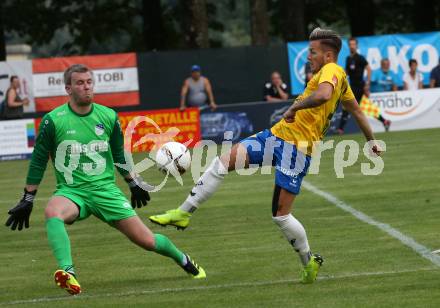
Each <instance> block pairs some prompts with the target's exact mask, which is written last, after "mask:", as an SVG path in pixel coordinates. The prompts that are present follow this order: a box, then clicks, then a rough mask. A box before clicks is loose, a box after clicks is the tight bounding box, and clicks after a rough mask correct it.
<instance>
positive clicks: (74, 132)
mask: <svg viewBox="0 0 440 308" xmlns="http://www.w3.org/2000/svg"><path fill="white" fill-rule="evenodd" d="M66 134H68V135H73V134H76V130H74V129H69V130H68V131H67V132H66Z"/></svg>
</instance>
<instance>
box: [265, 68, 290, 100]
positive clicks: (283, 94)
mask: <svg viewBox="0 0 440 308" xmlns="http://www.w3.org/2000/svg"><path fill="white" fill-rule="evenodd" d="M288 93H289V91H288V90H287V85H286V84H285V83H284V82H283V79H282V78H281V74H280V73H278V72H277V71H274V72H273V73H272V74H271V75H270V82H267V83H266V84H265V85H264V92H263V96H264V100H265V101H268V102H279V101H285V100H288V99H289V94H288Z"/></svg>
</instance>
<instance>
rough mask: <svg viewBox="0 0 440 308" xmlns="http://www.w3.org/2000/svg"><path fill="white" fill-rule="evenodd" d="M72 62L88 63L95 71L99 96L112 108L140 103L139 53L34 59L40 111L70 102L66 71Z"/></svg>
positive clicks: (97, 99) (96, 90)
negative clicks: (65, 86) (65, 87)
mask: <svg viewBox="0 0 440 308" xmlns="http://www.w3.org/2000/svg"><path fill="white" fill-rule="evenodd" d="M72 64H85V65H87V66H88V67H90V68H91V69H92V70H93V72H94V79H95V89H94V92H95V98H94V101H96V102H97V103H99V104H102V105H105V106H109V107H120V106H132V105H139V82H138V71H137V60H136V54H135V53H125V54H113V55H99V56H77V57H65V58H49V59H34V60H33V61H32V69H33V82H34V95H35V103H36V110H37V111H50V110H52V109H54V108H55V107H57V106H59V105H61V104H63V103H65V102H66V101H67V94H66V91H65V89H64V80H63V73H64V70H65V69H66V68H67V67H69V66H70V65H72Z"/></svg>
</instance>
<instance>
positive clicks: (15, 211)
mask: <svg viewBox="0 0 440 308" xmlns="http://www.w3.org/2000/svg"><path fill="white" fill-rule="evenodd" d="M36 194H37V191H36V190H34V191H27V190H26V188H25V189H24V194H23V197H22V198H21V200H20V201H19V202H18V204H17V205H16V206H15V207H14V208H12V209H10V210H9V211H8V214H9V218H8V220H7V221H6V227H9V226H11V229H12V230H15V229H17V226H18V230H21V229H23V224H24V226H25V228H29V217H30V216H31V212H32V207H33V206H34V198H35V195H36Z"/></svg>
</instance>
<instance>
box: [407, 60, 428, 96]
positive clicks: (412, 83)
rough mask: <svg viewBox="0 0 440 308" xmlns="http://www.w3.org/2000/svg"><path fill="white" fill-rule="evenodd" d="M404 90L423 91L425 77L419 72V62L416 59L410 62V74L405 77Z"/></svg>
mask: <svg viewBox="0 0 440 308" xmlns="http://www.w3.org/2000/svg"><path fill="white" fill-rule="evenodd" d="M403 89H404V90H418V89H423V75H422V74H421V73H419V72H417V61H416V60H415V59H411V60H409V72H407V73H405V74H404V75H403Z"/></svg>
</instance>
